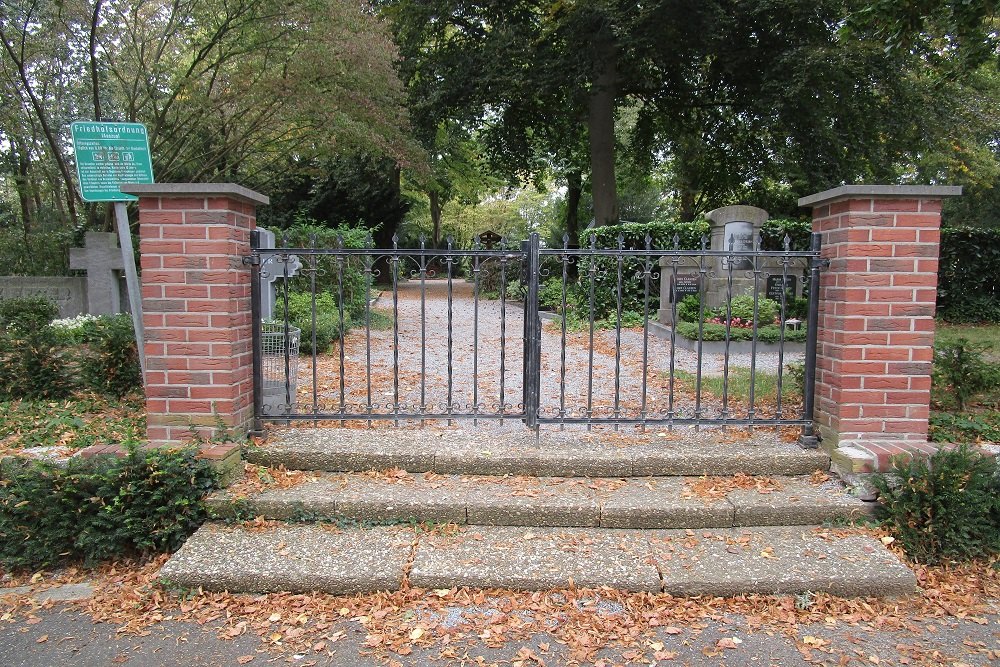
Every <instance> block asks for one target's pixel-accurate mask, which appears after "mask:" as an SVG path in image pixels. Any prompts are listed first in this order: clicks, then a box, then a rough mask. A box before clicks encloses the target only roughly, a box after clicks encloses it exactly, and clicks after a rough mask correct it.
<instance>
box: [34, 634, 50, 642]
mask: <svg viewBox="0 0 1000 667" xmlns="http://www.w3.org/2000/svg"><path fill="white" fill-rule="evenodd" d="M47 641H49V636H48V635H42V636H41V637H39V638H38V639H36V640H35V643H36V644H44V643H45V642H47Z"/></svg>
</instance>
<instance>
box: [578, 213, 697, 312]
mask: <svg viewBox="0 0 1000 667" xmlns="http://www.w3.org/2000/svg"><path fill="white" fill-rule="evenodd" d="M708 230H709V226H708V221H707V220H703V219H702V220H695V221H693V222H666V221H656V222H649V223H635V222H626V223H622V224H618V225H604V226H601V227H595V228H594V229H591V230H588V231H587V232H584V233H583V234H581V237H580V245H581V246H584V247H589V246H590V243H591V237H593V239H594V244H595V247H597V248H610V249H617V248H618V244H619V236H621V241H622V246H623V247H624V248H625V249H626V250H641V249H643V248H645V247H646V236H647V235H648V236H649V237H650V239H651V244H650V245H651V247H652V248H656V249H673V248H674V247H675V244H674V240H675V238H674V237H675V236H676V237H677V241H678V243H677V247H678V248H680V249H682V250H695V249H697V248H700V247H701V244H702V239H705V241H706V243H707V234H708ZM592 263H593V264H596V266H597V274H596V277H595V281H594V311H595V313H594V316H595V317H596V318H598V319H602V318H605V317H608V316H609V315H611V314H612V313H615V312H617V310H618V294H617V283H618V260H617V259H616V258H614V257H611V256H604V257H593V258H585V259H582V260H581V261H580V266H579V275H580V284H579V290H580V294H581V303H585V302H588V300H589V293H590V292H589V290H590V284H589V279H588V278H587V276H588V271H589V269H590V267H591V265H592ZM650 263H651V265H652V266H651V267H650V268H651V270H652V271H653V272H656V273H658V272H659V267H658V266H657V260H656V258H653V259H652V260H651V262H650ZM644 266H645V261H644V260H642V259H638V258H628V259H626V260H625V261H623V262H622V294H621V309H622V310H623V311H626V310H631V311H635V312H642V311H643V310H644V309H645V307H646V306H645V281H644V280H643V279H642V278H639V277H636V276H641V275H642V273H643V270H644ZM659 304H660V280H659V279H651V280H650V282H649V310H650V312H655V310H656V309H657V308H659Z"/></svg>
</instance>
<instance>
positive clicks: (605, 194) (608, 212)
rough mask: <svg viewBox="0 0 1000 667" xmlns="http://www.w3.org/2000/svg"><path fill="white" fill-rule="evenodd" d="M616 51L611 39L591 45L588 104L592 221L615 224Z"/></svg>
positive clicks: (616, 208) (602, 38)
mask: <svg viewBox="0 0 1000 667" xmlns="http://www.w3.org/2000/svg"><path fill="white" fill-rule="evenodd" d="M617 57H618V54H617V50H616V48H615V45H614V43H613V42H612V41H611V38H610V37H607V36H605V37H600V36H599V37H598V38H597V40H596V41H595V43H594V58H595V61H594V85H593V88H592V89H591V91H590V99H589V101H588V117H587V129H588V135H589V141H590V172H591V179H590V183H591V190H592V192H593V195H594V222H595V224H596V225H612V224H615V223H617V222H618V187H617V184H616V183H615V97H616V93H617V87H618V64H617Z"/></svg>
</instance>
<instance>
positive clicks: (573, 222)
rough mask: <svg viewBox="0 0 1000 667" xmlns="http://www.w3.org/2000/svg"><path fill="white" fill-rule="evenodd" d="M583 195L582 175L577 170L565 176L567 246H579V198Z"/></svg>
mask: <svg viewBox="0 0 1000 667" xmlns="http://www.w3.org/2000/svg"><path fill="white" fill-rule="evenodd" d="M582 194H583V174H581V173H580V171H579V170H576V171H571V172H569V173H568V174H566V233H567V234H568V235H569V246H570V247H571V248H578V247H579V246H580V196H581V195H582Z"/></svg>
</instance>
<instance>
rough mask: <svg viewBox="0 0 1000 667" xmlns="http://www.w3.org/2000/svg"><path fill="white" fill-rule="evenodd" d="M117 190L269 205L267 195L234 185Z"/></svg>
mask: <svg viewBox="0 0 1000 667" xmlns="http://www.w3.org/2000/svg"><path fill="white" fill-rule="evenodd" d="M119 190H121V191H122V192H124V193H125V194H129V195H136V196H143V197H229V198H230V199H235V200H237V201H241V202H245V203H247V204H255V205H266V204H270V203H271V199H270V198H269V197H268V196H267V195H262V194H261V193H259V192H255V191H253V190H251V189H250V188H245V187H243V186H242V185H237V184H236V183H142V184H137V183H126V184H123V185H121V186H120V187H119Z"/></svg>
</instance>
